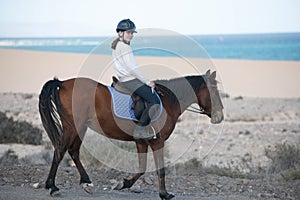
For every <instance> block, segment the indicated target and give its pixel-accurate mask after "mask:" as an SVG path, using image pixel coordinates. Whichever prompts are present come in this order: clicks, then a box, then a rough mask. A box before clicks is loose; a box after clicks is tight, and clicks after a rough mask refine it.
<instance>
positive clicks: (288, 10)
mask: <svg viewBox="0 0 300 200" xmlns="http://www.w3.org/2000/svg"><path fill="white" fill-rule="evenodd" d="M124 18H130V19H131V20H132V21H134V22H135V24H136V26H137V28H138V29H139V28H140V29H142V28H162V29H168V30H172V31H175V32H178V33H182V34H231V33H273V32H275V33H278V32H300V0H181V1H176V0H148V1H142V0H121V1H117V0H105V1H101V0H0V37H36V36H38V37H49V36H54V37H57V36H112V35H115V28H116V25H117V23H118V22H119V21H120V20H121V19H124Z"/></svg>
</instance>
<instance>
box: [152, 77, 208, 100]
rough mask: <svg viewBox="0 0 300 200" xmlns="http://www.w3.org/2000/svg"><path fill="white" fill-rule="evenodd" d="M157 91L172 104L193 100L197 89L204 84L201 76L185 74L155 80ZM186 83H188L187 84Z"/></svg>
mask: <svg viewBox="0 0 300 200" xmlns="http://www.w3.org/2000/svg"><path fill="white" fill-rule="evenodd" d="M154 82H155V86H156V89H157V92H158V93H159V94H160V95H161V96H164V97H166V98H168V100H169V101H170V103H172V104H174V105H180V103H182V102H187V101H191V100H192V101H193V99H192V98H194V97H195V94H196V92H197V91H199V89H200V87H201V86H202V85H203V84H205V80H204V77H203V76H186V77H180V78H175V79H170V80H156V81H154ZM187 83H188V84H187Z"/></svg>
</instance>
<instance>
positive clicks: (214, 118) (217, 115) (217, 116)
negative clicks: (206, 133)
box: [210, 111, 224, 124]
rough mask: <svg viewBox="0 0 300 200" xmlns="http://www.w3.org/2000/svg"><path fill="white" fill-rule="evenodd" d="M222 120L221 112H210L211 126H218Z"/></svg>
mask: <svg viewBox="0 0 300 200" xmlns="http://www.w3.org/2000/svg"><path fill="white" fill-rule="evenodd" d="M223 120H224V115H223V112H222V111H215V112H212V115H211V119H210V122H211V123H212V124H220V123H221V122H222V121H223Z"/></svg>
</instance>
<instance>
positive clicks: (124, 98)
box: [107, 86, 163, 122]
mask: <svg viewBox="0 0 300 200" xmlns="http://www.w3.org/2000/svg"><path fill="white" fill-rule="evenodd" d="M107 88H108V90H109V92H110V94H111V97H112V105H113V106H112V107H113V112H114V114H115V116H117V117H119V118H122V119H129V120H133V121H139V120H138V119H137V118H136V117H135V115H134V111H133V110H132V109H131V105H132V103H133V101H132V99H131V96H129V95H127V94H123V93H120V92H118V91H117V90H115V88H113V87H110V86H107ZM155 94H156V95H157V97H158V98H159V102H160V110H159V114H158V115H157V116H156V117H155V119H152V121H151V122H154V121H156V120H158V119H159V117H160V116H161V114H162V110H163V109H162V102H161V99H160V97H159V96H158V94H157V93H156V92H155Z"/></svg>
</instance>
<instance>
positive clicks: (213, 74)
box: [209, 71, 217, 81]
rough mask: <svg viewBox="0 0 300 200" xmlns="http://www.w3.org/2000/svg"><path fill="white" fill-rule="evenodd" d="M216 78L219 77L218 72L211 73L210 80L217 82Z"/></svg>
mask: <svg viewBox="0 0 300 200" xmlns="http://www.w3.org/2000/svg"><path fill="white" fill-rule="evenodd" d="M216 76H217V72H216V71H214V72H213V73H211V75H210V76H209V80H211V81H213V80H216Z"/></svg>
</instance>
